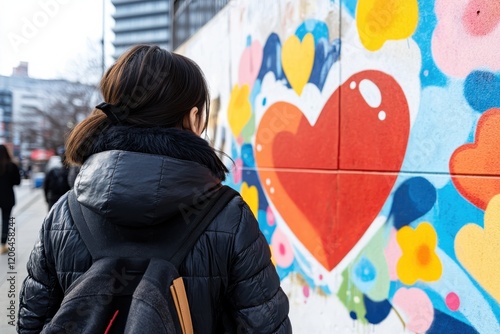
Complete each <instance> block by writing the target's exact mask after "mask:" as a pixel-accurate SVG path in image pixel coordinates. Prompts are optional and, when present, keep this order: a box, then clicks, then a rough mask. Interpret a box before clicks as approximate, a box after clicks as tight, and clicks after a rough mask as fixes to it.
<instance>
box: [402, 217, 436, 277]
mask: <svg viewBox="0 0 500 334" xmlns="http://www.w3.org/2000/svg"><path fill="white" fill-rule="evenodd" d="M396 239H397V241H398V244H399V246H400V247H401V250H402V252H403V255H402V256H401V258H400V259H399V261H398V264H397V267H396V270H397V273H398V277H399V279H400V280H401V282H403V283H404V284H407V285H412V284H414V283H415V282H416V281H417V280H419V279H420V280H422V281H427V282H430V281H436V280H438V279H439V278H440V277H441V273H442V271H443V266H442V265H441V260H440V259H439V257H438V256H437V254H436V252H435V249H436V246H437V235H436V231H435V230H434V227H433V226H432V225H431V224H429V223H427V222H423V223H421V224H420V225H418V226H417V228H416V229H413V228H411V227H409V226H404V227H402V228H401V229H400V230H399V231H398V232H397V235H396Z"/></svg>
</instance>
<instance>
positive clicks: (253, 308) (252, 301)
mask: <svg viewBox="0 0 500 334" xmlns="http://www.w3.org/2000/svg"><path fill="white" fill-rule="evenodd" d="M233 254H234V255H233V258H232V261H231V268H230V274H229V286H228V290H227V303H228V304H229V306H230V309H231V310H230V313H232V318H233V321H234V322H235V324H234V325H235V326H236V327H237V328H236V331H237V333H292V328H291V324H290V320H289V318H288V309H289V305H288V298H287V296H286V294H285V293H284V292H283V290H282V289H281V287H280V279H279V277H278V274H277V273H276V269H275V267H274V265H273V264H272V262H271V252H270V250H269V245H268V244H267V241H266V239H265V238H264V235H263V234H262V233H261V231H260V230H259V225H258V223H257V221H256V220H255V217H254V216H253V214H252V212H251V211H250V208H249V207H248V205H247V204H246V203H244V202H243V203H242V208H241V219H240V223H239V225H238V227H237V231H236V234H235V240H234V249H233Z"/></svg>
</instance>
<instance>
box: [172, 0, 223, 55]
mask: <svg viewBox="0 0 500 334" xmlns="http://www.w3.org/2000/svg"><path fill="white" fill-rule="evenodd" d="M229 1H230V0H175V1H174V8H173V13H174V15H173V19H172V21H173V24H172V31H173V35H172V49H173V50H175V49H177V47H179V46H180V45H181V44H182V43H184V42H185V41H187V40H188V39H189V38H190V37H191V36H193V35H194V34H195V33H196V32H197V31H198V30H200V29H201V28H202V27H203V26H204V25H205V24H206V23H207V22H208V21H210V20H211V19H212V18H213V17H214V16H215V15H216V14H217V13H218V12H219V11H220V10H221V9H222V8H224V7H225V6H226V5H227V3H228V2H229Z"/></svg>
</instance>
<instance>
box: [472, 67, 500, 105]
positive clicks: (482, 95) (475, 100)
mask: <svg viewBox="0 0 500 334" xmlns="http://www.w3.org/2000/svg"><path fill="white" fill-rule="evenodd" d="M464 95H465V98H466V99H467V102H468V103H469V105H470V106H471V107H472V108H473V109H474V110H476V111H479V112H481V113H482V112H484V111H486V110H488V109H490V108H494V107H500V75H495V74H494V73H491V72H487V71H473V72H471V73H470V74H469V75H468V76H467V78H466V79H465V83H464Z"/></svg>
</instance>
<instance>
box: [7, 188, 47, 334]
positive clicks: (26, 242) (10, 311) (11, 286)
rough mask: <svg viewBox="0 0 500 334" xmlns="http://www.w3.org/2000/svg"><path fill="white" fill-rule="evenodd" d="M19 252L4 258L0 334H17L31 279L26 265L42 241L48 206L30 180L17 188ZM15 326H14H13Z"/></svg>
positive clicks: (15, 217)
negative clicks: (21, 300) (22, 297)
mask: <svg viewBox="0 0 500 334" xmlns="http://www.w3.org/2000/svg"><path fill="white" fill-rule="evenodd" d="M15 192H16V202H17V203H16V206H15V207H14V210H13V213H12V216H13V218H14V220H15V231H14V232H15V235H14V237H15V250H14V252H11V253H9V254H3V255H0V333H1V334H10V333H16V328H15V323H16V322H17V312H18V307H19V291H20V289H21V285H22V282H23V280H24V278H25V277H26V275H27V271H26V263H27V262H28V258H29V255H30V253H31V250H32V249H33V246H34V244H35V242H36V239H37V237H38V232H39V230H40V227H41V226H42V222H43V219H44V217H45V215H46V214H47V204H46V203H45V199H44V196H43V190H42V189H33V188H32V186H31V183H30V182H29V180H23V182H22V184H21V185H20V186H18V187H15ZM12 324H14V326H12Z"/></svg>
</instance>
